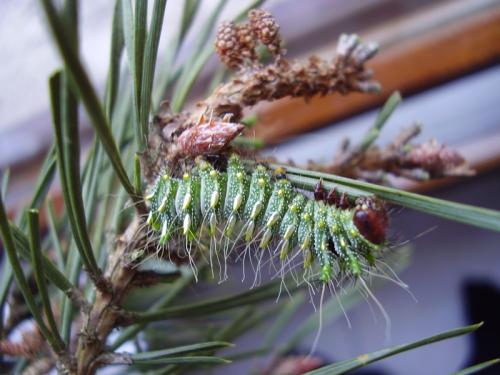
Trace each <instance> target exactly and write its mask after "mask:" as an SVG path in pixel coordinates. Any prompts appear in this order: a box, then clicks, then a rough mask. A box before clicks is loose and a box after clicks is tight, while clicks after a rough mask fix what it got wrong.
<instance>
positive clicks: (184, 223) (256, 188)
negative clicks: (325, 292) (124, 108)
mask: <svg viewBox="0 0 500 375" xmlns="http://www.w3.org/2000/svg"><path fill="white" fill-rule="evenodd" d="M217 162H218V161H217ZM225 164H226V168H224V170H220V169H218V168H216V166H215V164H214V161H212V160H210V159H209V158H198V159H197V160H196V162H195V165H194V167H193V168H192V169H191V170H190V171H189V172H188V173H184V174H183V175H182V177H181V178H178V177H175V175H170V174H169V173H168V171H167V172H165V173H164V174H163V175H162V176H160V177H159V178H158V179H157V180H156V182H155V184H154V185H153V186H152V188H151V189H150V193H149V195H148V202H149V207H150V212H149V215H148V217H147V220H146V224H147V226H149V228H150V229H151V231H152V233H153V234H155V235H156V236H157V242H158V245H159V246H160V247H166V246H168V245H169V244H170V243H172V241H176V243H178V242H179V241H181V242H183V243H185V245H184V246H183V248H184V249H185V252H186V253H187V254H185V257H186V259H188V260H189V262H190V264H193V266H194V261H193V259H194V257H195V254H194V252H195V251H198V250H199V251H200V252H201V251H202V250H200V248H203V249H205V250H203V251H204V252H207V251H209V252H210V264H211V265H212V264H213V262H212V256H213V254H214V253H215V255H216V256H217V259H218V263H219V264H220V260H219V254H220V256H221V257H223V260H224V271H223V272H224V276H221V279H226V278H227V275H226V272H227V265H226V264H227V259H228V258H229V257H230V256H231V254H232V253H233V252H238V250H239V249H243V250H242V252H241V255H238V257H237V258H238V259H240V258H242V259H243V262H244V261H245V259H246V257H247V255H250V262H251V265H252V267H253V268H254V270H255V272H256V276H255V277H256V279H255V280H257V279H258V278H260V276H259V275H257V274H258V273H259V271H260V268H261V267H262V266H263V264H265V262H264V261H263V254H264V252H265V253H269V254H270V256H271V258H272V256H273V255H274V254H276V255H277V258H279V260H280V262H281V266H280V268H279V272H278V273H279V274H280V275H281V277H282V278H283V274H284V271H285V269H286V270H288V271H289V272H292V273H294V272H296V271H295V270H296V269H297V268H296V267H297V265H298V264H297V259H299V258H300V262H299V263H301V264H302V267H301V268H302V269H303V270H304V271H303V279H304V280H305V278H306V276H305V275H306V274H307V275H308V277H309V276H310V275H312V274H316V275H317V277H318V278H319V280H320V281H321V282H322V283H323V284H329V283H332V282H333V281H334V280H335V278H336V274H337V273H338V272H340V274H341V275H344V276H345V277H348V278H357V277H361V276H362V275H363V272H364V270H369V269H370V267H375V264H376V259H377V257H378V255H379V253H380V250H381V249H382V248H383V247H384V246H385V245H386V243H387V239H386V231H387V227H388V218H387V213H386V211H385V208H384V205H383V204H382V203H381V202H379V201H377V200H375V199H374V198H371V197H367V198H363V199H358V200H356V201H355V202H354V201H353V200H352V199H351V198H350V197H349V196H347V195H346V194H345V193H342V194H339V193H338V192H337V191H336V190H330V191H329V192H327V191H326V190H325V189H324V187H323V185H322V183H321V182H320V183H318V185H317V186H316V188H315V189H314V197H313V199H311V198H309V197H308V196H306V195H305V194H304V193H303V192H301V191H300V190H299V189H297V188H295V187H294V186H293V185H292V183H291V182H290V181H289V180H288V179H287V177H286V173H285V170H283V169H277V170H275V171H270V170H269V169H268V168H267V167H265V166H263V165H257V166H255V167H253V168H252V169H251V170H249V169H247V168H246V167H245V165H244V164H243V162H242V161H241V159H240V158H239V157H238V156H237V155H235V154H233V155H231V156H229V157H228V158H227V162H226V163H225ZM172 248H173V247H172ZM181 248H182V247H181ZM207 249H208V250H207ZM258 249H260V250H258ZM266 249H270V251H268V250H266ZM252 255H253V257H256V259H257V265H255V264H254V263H253V261H252ZM178 256H179V254H176V257H178ZM292 262H293V264H292ZM315 265H317V267H315ZM221 267H222V266H221ZM313 269H314V270H315V271H314V272H313ZM212 272H213V269H212ZM221 272H222V270H221ZM255 282H256V281H255Z"/></svg>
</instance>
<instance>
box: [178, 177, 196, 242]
mask: <svg viewBox="0 0 500 375" xmlns="http://www.w3.org/2000/svg"><path fill="white" fill-rule="evenodd" d="M200 192H201V182H200V177H199V176H197V175H193V174H187V173H186V174H184V176H182V180H181V181H180V182H179V187H178V189H177V194H176V196H175V208H176V211H177V216H178V218H179V220H180V221H181V223H182V234H183V235H184V236H185V237H186V239H188V240H189V241H192V240H194V239H195V238H196V232H197V230H198V228H199V225H200V222H201V220H200V217H201V210H200V206H201V204H200Z"/></svg>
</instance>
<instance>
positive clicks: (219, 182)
mask: <svg viewBox="0 0 500 375" xmlns="http://www.w3.org/2000/svg"><path fill="white" fill-rule="evenodd" d="M198 171H199V175H200V181H201V186H200V208H201V213H202V215H203V223H204V224H206V225H207V226H208V230H209V233H210V236H211V237H214V236H215V234H216V231H217V225H218V223H219V221H221V219H222V211H223V208H224V200H225V196H226V177H227V176H226V174H222V173H220V172H219V171H217V170H215V169H214V168H213V167H212V165H210V164H209V163H208V162H206V161H204V160H199V161H198Z"/></svg>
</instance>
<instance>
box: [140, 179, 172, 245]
mask: <svg viewBox="0 0 500 375" xmlns="http://www.w3.org/2000/svg"><path fill="white" fill-rule="evenodd" d="M178 187H179V181H178V180H176V179H173V178H171V177H170V176H168V175H166V174H165V175H163V176H161V177H160V178H159V179H158V181H157V183H156V188H155V190H154V194H153V195H152V200H151V209H150V212H149V216H148V220H147V222H148V224H149V225H151V226H152V227H153V229H155V230H157V231H158V230H159V231H160V238H159V243H160V245H165V244H166V243H167V242H168V241H169V240H170V238H171V237H172V235H173V232H174V231H175V229H176V227H177V226H178V223H179V221H178V216H177V212H176V208H175V197H176V195H177V189H178Z"/></svg>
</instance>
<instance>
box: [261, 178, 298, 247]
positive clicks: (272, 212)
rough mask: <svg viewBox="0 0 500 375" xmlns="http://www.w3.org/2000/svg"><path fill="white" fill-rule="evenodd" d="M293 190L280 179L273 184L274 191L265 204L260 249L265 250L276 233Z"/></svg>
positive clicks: (290, 185) (287, 182)
mask: <svg viewBox="0 0 500 375" xmlns="http://www.w3.org/2000/svg"><path fill="white" fill-rule="evenodd" d="M292 193H293V188H292V184H291V183H290V181H288V180H285V179H281V180H278V181H277V182H276V183H275V184H274V189H273V192H272V194H271V197H270V198H269V201H268V203H267V209H266V212H265V214H264V219H263V224H264V234H263V236H262V240H261V242H260V245H259V246H260V248H261V249H263V248H266V247H267V246H268V245H269V243H270V242H271V239H272V237H273V235H274V234H275V233H277V232H278V230H279V227H280V223H281V221H282V219H283V215H284V214H285V212H286V210H287V209H288V203H289V202H290V199H291V197H292Z"/></svg>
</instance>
